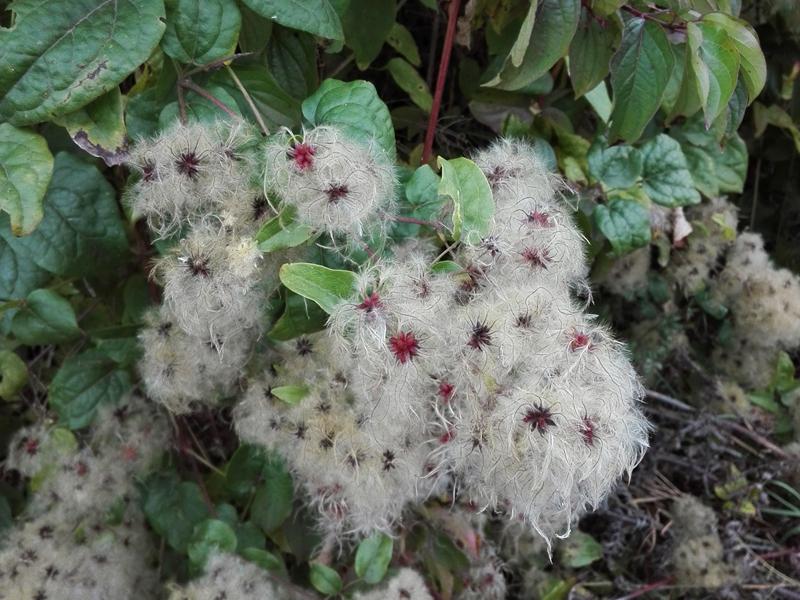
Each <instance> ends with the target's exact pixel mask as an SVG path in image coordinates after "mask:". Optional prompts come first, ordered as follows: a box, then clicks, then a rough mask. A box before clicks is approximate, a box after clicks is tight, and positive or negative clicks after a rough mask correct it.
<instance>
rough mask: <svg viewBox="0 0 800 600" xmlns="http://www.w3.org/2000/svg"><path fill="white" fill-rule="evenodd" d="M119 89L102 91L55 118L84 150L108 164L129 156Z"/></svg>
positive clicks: (123, 159)
mask: <svg viewBox="0 0 800 600" xmlns="http://www.w3.org/2000/svg"><path fill="white" fill-rule="evenodd" d="M122 111H123V103H122V94H121V93H120V91H119V88H114V89H112V90H111V91H110V92H108V93H107V94H103V95H102V96H100V97H99V98H97V99H96V100H93V101H92V102H90V103H89V104H87V105H86V106H84V107H83V108H81V109H78V110H76V111H75V112H71V113H69V114H66V115H64V116H63V117H59V118H57V119H56V123H58V124H59V125H62V126H63V127H65V128H66V129H67V132H68V133H69V136H70V137H71V138H72V141H73V142H75V143H76V144H77V145H78V147H79V148H81V150H83V151H84V152H88V153H89V154H91V155H92V156H96V157H98V158H101V159H103V162H105V163H106V164H107V165H108V166H114V165H119V164H122V163H123V162H125V160H126V158H127V157H128V140H127V136H126V132H125V120H124V118H123V116H122Z"/></svg>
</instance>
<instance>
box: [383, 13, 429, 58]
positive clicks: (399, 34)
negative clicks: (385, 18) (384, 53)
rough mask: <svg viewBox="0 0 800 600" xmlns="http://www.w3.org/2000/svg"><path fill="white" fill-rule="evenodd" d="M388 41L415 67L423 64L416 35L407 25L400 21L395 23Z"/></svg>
mask: <svg viewBox="0 0 800 600" xmlns="http://www.w3.org/2000/svg"><path fill="white" fill-rule="evenodd" d="M386 42H387V43H388V44H389V45H390V46H391V47H392V48H394V49H395V50H397V51H398V52H399V53H400V54H402V55H403V57H404V58H405V59H406V60H407V61H408V62H410V63H411V64H412V65H414V66H415V67H418V66H420V65H421V64H422V60H421V59H420V57H419V50H418V49H417V42H415V41H414V36H412V35H411V32H410V31H409V30H408V29H407V28H406V27H405V26H403V25H401V24H400V23H394V24H393V25H392V29H391V30H390V31H389V35H388V36H387V37H386Z"/></svg>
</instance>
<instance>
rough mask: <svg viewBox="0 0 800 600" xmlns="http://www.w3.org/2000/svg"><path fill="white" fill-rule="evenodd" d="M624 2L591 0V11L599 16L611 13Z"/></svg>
mask: <svg viewBox="0 0 800 600" xmlns="http://www.w3.org/2000/svg"><path fill="white" fill-rule="evenodd" d="M623 4H625V0H592V11H593V12H594V13H595V14H596V15H598V16H600V17H608V16H610V15H613V14H614V13H615V12H617V11H618V10H619V8H620V7H621V6H622V5H623Z"/></svg>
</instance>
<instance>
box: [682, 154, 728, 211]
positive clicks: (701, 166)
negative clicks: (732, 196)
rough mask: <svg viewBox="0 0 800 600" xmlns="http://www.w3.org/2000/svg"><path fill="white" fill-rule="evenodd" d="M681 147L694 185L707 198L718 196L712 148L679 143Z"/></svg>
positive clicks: (717, 182)
mask: <svg viewBox="0 0 800 600" xmlns="http://www.w3.org/2000/svg"><path fill="white" fill-rule="evenodd" d="M681 149H682V150H683V155H684V156H685V157H686V164H687V166H688V167H689V172H690V173H691V174H692V179H693V180H694V184H695V187H697V189H698V190H700V192H701V193H702V194H704V195H705V196H707V197H709V198H715V197H716V196H719V181H718V179H717V167H716V164H715V162H714V157H713V156H712V152H714V150H713V149H708V148H705V147H702V146H693V145H692V144H681Z"/></svg>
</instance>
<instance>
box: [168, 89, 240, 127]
mask: <svg viewBox="0 0 800 600" xmlns="http://www.w3.org/2000/svg"><path fill="white" fill-rule="evenodd" d="M206 91H207V92H208V93H209V94H211V95H212V96H214V98H216V99H217V100H219V101H220V102H221V103H222V104H224V105H225V106H226V107H227V108H228V109H229V110H231V111H233V112H234V113H237V114H240V115H241V110H239V107H238V106H237V103H236V99H235V98H234V97H233V96H232V95H231V93H230V92H229V91H228V90H227V89H226V88H224V87H221V86H219V85H213V86H208V87H207V88H206ZM184 98H185V99H186V118H187V120H188V121H196V122H200V123H213V122H214V121H219V120H221V119H230V118H231V117H230V115H228V114H227V113H226V112H225V111H223V110H221V109H220V108H219V107H217V106H216V105H215V104H214V103H213V102H211V101H210V100H207V99H206V98H203V97H202V96H199V95H198V94H195V93H194V92H193V91H191V90H187V91H186V92H185V93H184ZM178 118H179V109H178V102H177V100H176V101H175V102H170V103H169V104H167V105H166V106H165V107H164V108H163V109H162V110H161V113H160V114H159V115H158V126H159V128H161V129H168V128H169V127H170V125H172V124H173V123H174V122H175V121H177V120H178Z"/></svg>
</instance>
